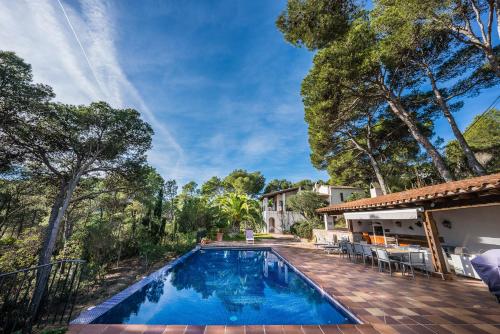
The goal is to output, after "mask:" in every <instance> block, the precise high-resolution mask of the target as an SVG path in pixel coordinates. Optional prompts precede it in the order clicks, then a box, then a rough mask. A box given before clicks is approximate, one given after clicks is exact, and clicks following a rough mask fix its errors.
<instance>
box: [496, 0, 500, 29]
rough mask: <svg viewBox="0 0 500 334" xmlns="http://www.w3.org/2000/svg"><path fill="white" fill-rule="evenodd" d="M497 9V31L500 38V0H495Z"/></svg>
mask: <svg viewBox="0 0 500 334" xmlns="http://www.w3.org/2000/svg"><path fill="white" fill-rule="evenodd" d="M495 5H496V11H497V33H498V37H499V38H500V0H496V1H495Z"/></svg>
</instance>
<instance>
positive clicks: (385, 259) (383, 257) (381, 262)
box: [376, 248, 397, 276]
mask: <svg viewBox="0 0 500 334" xmlns="http://www.w3.org/2000/svg"><path fill="white" fill-rule="evenodd" d="M376 253H377V260H378V271H380V272H383V271H384V270H385V265H387V266H388V267H389V274H390V275H391V276H392V264H393V263H395V264H397V261H394V260H392V259H391V258H389V253H387V251H386V250H385V249H381V248H377V249H376Z"/></svg>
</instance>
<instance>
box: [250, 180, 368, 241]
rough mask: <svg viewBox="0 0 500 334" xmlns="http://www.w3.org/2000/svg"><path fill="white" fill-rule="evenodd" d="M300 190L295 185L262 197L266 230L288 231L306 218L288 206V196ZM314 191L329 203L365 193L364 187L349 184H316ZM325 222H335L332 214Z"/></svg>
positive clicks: (271, 231) (272, 231)
mask: <svg viewBox="0 0 500 334" xmlns="http://www.w3.org/2000/svg"><path fill="white" fill-rule="evenodd" d="M299 191H301V189H300V187H294V188H288V189H284V190H279V191H274V192H270V193H267V194H264V195H262V196H261V197H260V199H261V201H262V216H263V219H264V222H265V230H266V232H268V233H286V232H288V231H290V227H291V226H292V225H293V224H295V223H297V222H300V221H303V220H304V219H305V218H304V216H302V214H300V213H299V212H295V211H291V210H288V209H287V207H286V202H287V198H290V196H292V195H295V194H297V193H298V192H299ZM313 191H314V192H317V193H318V194H319V195H321V196H322V197H324V198H325V200H326V201H327V202H328V204H329V205H332V204H340V203H343V202H345V201H346V200H347V199H348V198H349V197H351V196H352V195H353V194H359V195H364V190H363V189H361V188H356V187H348V186H329V185H319V184H315V185H314V187H313ZM325 224H333V218H332V217H331V216H330V217H329V221H327V222H325Z"/></svg>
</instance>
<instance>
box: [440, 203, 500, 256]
mask: <svg viewBox="0 0 500 334" xmlns="http://www.w3.org/2000/svg"><path fill="white" fill-rule="evenodd" d="M433 216H434V220H435V221H436V225H437V227H438V232H439V235H440V236H441V237H443V238H444V244H446V245H449V246H457V247H466V248H467V252H468V253H471V254H475V253H481V252H483V251H486V250H489V249H494V248H496V249H500V205H494V206H483V207H478V208H464V209H456V210H448V211H436V212H434V213H433ZM444 220H447V221H449V222H450V223H451V228H448V227H445V226H444V225H443V221H444Z"/></svg>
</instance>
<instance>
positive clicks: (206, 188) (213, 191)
mask: <svg viewBox="0 0 500 334" xmlns="http://www.w3.org/2000/svg"><path fill="white" fill-rule="evenodd" d="M224 191H225V186H224V182H223V181H222V180H221V179H220V178H219V177H217V176H212V177H211V178H210V179H209V180H208V181H207V182H205V183H203V184H202V186H201V194H202V195H203V196H208V197H215V196H219V195H222V194H223V193H224Z"/></svg>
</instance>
